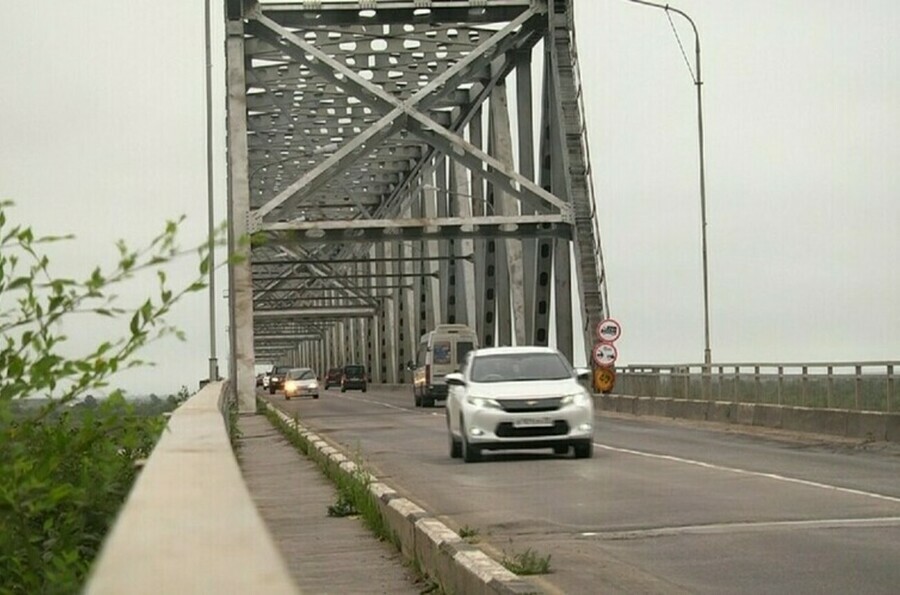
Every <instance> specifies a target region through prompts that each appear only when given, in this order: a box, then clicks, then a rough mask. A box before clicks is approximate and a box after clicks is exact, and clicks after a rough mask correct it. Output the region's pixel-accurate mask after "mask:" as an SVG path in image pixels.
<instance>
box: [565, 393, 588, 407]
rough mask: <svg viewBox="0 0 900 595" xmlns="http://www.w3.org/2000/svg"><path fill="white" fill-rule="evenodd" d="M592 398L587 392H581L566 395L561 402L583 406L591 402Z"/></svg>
mask: <svg viewBox="0 0 900 595" xmlns="http://www.w3.org/2000/svg"><path fill="white" fill-rule="evenodd" d="M590 400H591V398H590V397H589V396H588V395H587V393H583V392H579V393H573V394H571V395H566V396H564V397H563V398H562V399H561V400H560V402H559V403H560V405H578V406H583V405H587V404H588V403H590Z"/></svg>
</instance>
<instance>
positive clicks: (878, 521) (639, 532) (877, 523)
mask: <svg viewBox="0 0 900 595" xmlns="http://www.w3.org/2000/svg"><path fill="white" fill-rule="evenodd" d="M897 524H900V517H897V516H887V517H873V518H863V519H814V520H808V521H760V522H758V523H715V524H712V525H685V526H682V527H658V528H656V529H635V530H632V531H609V532H596V531H586V532H584V533H580V534H579V535H580V536H581V537H597V536H599V537H602V538H603V539H631V538H636V537H660V536H663V535H685V534H686V535H707V534H714V533H723V532H726V531H727V532H734V531H744V532H746V531H764V530H767V529H781V528H798V529H803V528H808V529H836V528H841V527H851V528H852V527H859V528H867V527H887V526H893V525H897Z"/></svg>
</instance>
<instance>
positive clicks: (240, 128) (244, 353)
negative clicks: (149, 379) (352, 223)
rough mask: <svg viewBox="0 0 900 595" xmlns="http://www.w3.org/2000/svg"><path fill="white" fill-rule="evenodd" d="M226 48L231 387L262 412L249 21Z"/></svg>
mask: <svg viewBox="0 0 900 595" xmlns="http://www.w3.org/2000/svg"><path fill="white" fill-rule="evenodd" d="M225 48H226V49H225V52H226V57H227V85H228V103H227V112H228V116H227V118H228V171H229V173H230V175H229V176H228V251H229V253H231V254H235V255H242V256H244V257H245V258H242V259H240V262H238V263H235V262H233V261H232V262H231V264H229V265H228V267H229V275H228V278H229V282H228V285H229V287H228V294H229V296H230V298H231V299H230V300H229V305H230V311H229V319H230V320H229V323H230V324H229V328H230V333H229V343H230V345H231V370H230V375H231V386H232V390H234V391H235V397H236V400H237V404H238V410H239V411H240V412H241V413H253V412H255V411H256V374H255V366H254V361H255V358H254V353H253V284H252V274H251V272H250V255H249V253H248V252H249V248H247V247H241V246H242V244H241V242H240V239H241V238H242V237H244V236H245V235H246V234H247V233H248V231H249V230H248V228H247V222H248V220H249V216H250V187H249V176H248V172H247V159H248V149H247V100H246V95H245V92H246V76H245V72H244V25H243V21H241V20H230V21H228V23H227V25H226V40H225Z"/></svg>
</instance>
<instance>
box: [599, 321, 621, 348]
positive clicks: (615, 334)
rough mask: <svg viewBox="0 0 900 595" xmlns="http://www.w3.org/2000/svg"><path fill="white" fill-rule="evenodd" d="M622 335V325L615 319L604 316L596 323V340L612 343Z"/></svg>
mask: <svg viewBox="0 0 900 595" xmlns="http://www.w3.org/2000/svg"><path fill="white" fill-rule="evenodd" d="M621 336H622V325H620V324H619V322H618V321H617V320H613V319H612V318H606V319H604V320H601V321H600V322H598V323H597V340H598V341H605V342H607V343H612V342H613V341H615V340H616V339H618V338H619V337H621Z"/></svg>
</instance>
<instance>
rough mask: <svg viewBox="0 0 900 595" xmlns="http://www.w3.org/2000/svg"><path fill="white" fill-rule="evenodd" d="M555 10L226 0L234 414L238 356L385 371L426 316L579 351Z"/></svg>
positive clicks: (585, 288) (564, 87) (583, 291)
mask: <svg viewBox="0 0 900 595" xmlns="http://www.w3.org/2000/svg"><path fill="white" fill-rule="evenodd" d="M573 10H574V7H573V0H407V1H402V0H355V1H340V0H332V1H329V0H305V1H298V2H293V3H281V2H279V3H266V2H256V1H254V0H226V20H227V22H226V55H227V87H228V99H227V111H228V173H229V176H228V222H229V232H230V233H229V237H230V238H231V239H230V242H231V246H230V248H231V249H232V250H234V251H236V252H239V253H240V252H243V253H245V254H247V255H248V256H249V257H248V258H246V259H245V260H243V261H242V262H237V263H234V264H231V265H230V278H229V293H230V296H231V299H230V304H229V307H230V311H229V316H230V342H231V357H232V361H231V370H232V380H233V381H234V382H235V386H236V387H237V392H238V396H239V401H240V403H241V407H242V409H244V408H245V407H246V408H252V407H253V394H254V385H253V383H254V364H255V363H266V362H281V363H289V364H297V365H301V364H302V365H307V364H308V365H311V366H312V367H314V368H315V369H317V370H318V371H320V372H324V370H325V369H326V368H328V367H331V366H338V365H342V364H344V363H347V362H351V361H352V362H356V363H362V364H365V365H366V366H367V367H368V368H369V370H370V373H371V375H372V380H373V381H374V382H387V383H394V382H402V381H403V365H404V363H405V362H406V361H408V360H410V359H413V358H414V354H415V348H416V342H417V339H418V337H420V336H421V334H423V333H424V332H427V331H428V330H429V329H431V328H433V327H434V326H435V325H436V324H439V323H464V324H468V325H470V326H472V327H473V328H475V329H476V330H477V332H478V334H479V337H480V339H481V343H482V345H510V344H514V343H515V344H526V343H527V344H543V345H546V344H554V345H556V346H557V347H558V348H559V349H560V350H561V351H562V352H563V353H565V354H566V355H567V356H568V357H569V359H570V360H571V359H573V355H574V354H573V350H574V345H575V344H576V343H575V334H574V333H576V332H581V333H583V334H584V335H585V341H584V344H585V345H586V348H587V349H590V346H591V345H592V344H593V340H592V339H591V338H590V336H589V335H592V333H593V329H594V327H595V325H596V323H597V322H598V321H600V320H601V319H602V318H604V317H605V316H606V315H607V313H608V312H607V308H608V306H607V299H606V284H605V280H604V267H603V258H602V252H601V247H600V234H599V225H598V213H597V204H596V201H595V196H594V193H593V189H592V184H591V169H590V157H589V152H588V145H587V137H586V132H585V123H584V122H585V120H584V108H583V100H582V93H581V84H580V75H579V69H578V58H577V54H576V47H575V26H574V18H573ZM535 70H538V72H537V73H535V72H534V71H535ZM537 77H539V80H536V79H537ZM536 109H539V110H540V111H539V112H538V113H535V112H536ZM246 237H249V238H251V241H250V243H249V245H247V244H242V243H240V242H239V241H238V240H237V239H236V238H246ZM573 294H574V295H575V296H577V299H575V300H572V298H571V296H572V295H573ZM573 303H574V308H576V309H580V313H576V312H575V311H573ZM551 317H552V320H551ZM578 321H580V324H579V323H578ZM576 327H577V328H576ZM551 333H552V336H551Z"/></svg>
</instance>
